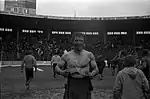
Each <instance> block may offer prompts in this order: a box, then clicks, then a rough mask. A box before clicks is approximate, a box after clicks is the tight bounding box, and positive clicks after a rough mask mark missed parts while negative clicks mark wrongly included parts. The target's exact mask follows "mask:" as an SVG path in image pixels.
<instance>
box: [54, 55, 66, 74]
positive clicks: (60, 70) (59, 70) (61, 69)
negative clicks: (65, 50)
mask: <svg viewBox="0 0 150 99" xmlns="http://www.w3.org/2000/svg"><path fill="white" fill-rule="evenodd" d="M65 56H66V55H63V56H62V57H61V60H60V61H59V62H58V64H57V66H56V67H55V69H56V72H57V73H58V74H60V75H63V76H65V75H66V70H65V65H66V59H65Z"/></svg>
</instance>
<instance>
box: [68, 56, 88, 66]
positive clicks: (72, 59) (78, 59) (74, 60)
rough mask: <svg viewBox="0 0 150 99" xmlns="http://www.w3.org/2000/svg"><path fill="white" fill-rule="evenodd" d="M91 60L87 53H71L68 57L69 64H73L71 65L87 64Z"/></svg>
mask: <svg viewBox="0 0 150 99" xmlns="http://www.w3.org/2000/svg"><path fill="white" fill-rule="evenodd" d="M89 61H90V59H89V57H88V55H87V54H81V55H74V54H72V55H70V56H69V57H68V65H71V66H74V65H76V66H83V65H86V64H88V63H89Z"/></svg>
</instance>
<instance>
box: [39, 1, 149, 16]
mask: <svg viewBox="0 0 150 99" xmlns="http://www.w3.org/2000/svg"><path fill="white" fill-rule="evenodd" d="M75 12H76V16H132V15H133V16H134V15H135V16H136V15H150V0H37V14H44V15H54V16H74V13H75Z"/></svg>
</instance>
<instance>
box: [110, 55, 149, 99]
mask: <svg viewBox="0 0 150 99" xmlns="http://www.w3.org/2000/svg"><path fill="white" fill-rule="evenodd" d="M135 63H136V61H135V58H134V56H127V57H125V59H124V66H125V68H124V69H122V70H121V71H120V72H119V73H118V74H117V76H116V80H115V83H114V87H113V98H114V99H146V98H145V94H144V92H145V91H148V90H149V84H148V80H147V79H146V77H145V75H144V73H143V72H142V71H141V70H140V69H137V68H135V67H134V65H135Z"/></svg>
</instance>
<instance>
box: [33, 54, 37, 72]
mask: <svg viewBox="0 0 150 99" xmlns="http://www.w3.org/2000/svg"><path fill="white" fill-rule="evenodd" d="M33 66H34V67H35V71H37V61H36V59H35V57H33Z"/></svg>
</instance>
